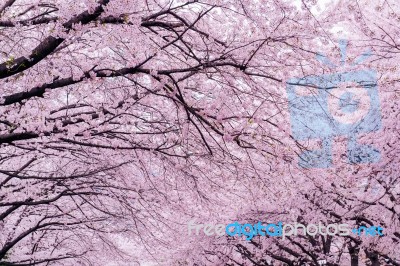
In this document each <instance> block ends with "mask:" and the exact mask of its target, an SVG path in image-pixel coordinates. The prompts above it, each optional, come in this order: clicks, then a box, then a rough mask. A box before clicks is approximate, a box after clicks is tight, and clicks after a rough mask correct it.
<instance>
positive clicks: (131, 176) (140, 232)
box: [0, 0, 400, 265]
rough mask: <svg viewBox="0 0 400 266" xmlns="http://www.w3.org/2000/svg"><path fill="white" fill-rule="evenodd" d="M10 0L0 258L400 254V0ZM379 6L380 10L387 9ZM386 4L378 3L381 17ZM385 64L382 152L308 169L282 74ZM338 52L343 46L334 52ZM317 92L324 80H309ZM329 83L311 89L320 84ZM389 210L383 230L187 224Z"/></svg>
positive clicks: (253, 261)
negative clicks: (212, 230) (285, 233)
mask: <svg viewBox="0 0 400 266" xmlns="http://www.w3.org/2000/svg"><path fill="white" fill-rule="evenodd" d="M321 6H322V3H315V2H313V1H301V2H300V1H299V2H294V3H291V2H289V1H288V2H286V1H272V0H271V1H269V0H267V1H240V0H239V1H232V0H219V1H167V0H150V1H136V0H131V1H128V0H97V1H94V0H82V1H78V2H76V1H69V0H68V1H59V0H52V1H47V2H43V1H39V0H34V1H27V0H8V1H5V2H4V3H1V5H0V34H1V36H2V37H1V38H0V45H1V49H0V51H1V55H0V84H1V89H0V91H1V94H0V144H1V150H0V151H1V157H0V217H1V219H0V228H1V232H2V234H1V236H0V263H2V265H78V264H82V265H92V264H94V265H106V264H107V263H109V262H114V263H116V265H134V264H138V265H140V264H141V263H146V262H150V261H154V262H157V263H159V264H161V265H185V263H186V264H190V265H223V264H227V265H306V264H307V263H308V264H309V265H318V260H319V259H326V260H327V261H328V265H349V264H351V265H358V263H359V261H360V260H361V259H362V256H364V257H365V261H367V262H368V263H371V265H383V263H388V264H389V263H391V264H393V265H399V255H398V251H397V250H396V244H397V243H398V241H399V237H400V235H399V230H398V228H399V222H400V220H399V217H400V216H399V205H398V204H399V202H398V200H399V199H398V196H399V191H398V189H399V188H398V174H397V172H398V171H397V168H396V167H397V165H399V161H398V158H396V154H397V152H398V150H399V147H400V146H399V142H398V130H399V124H398V122H397V121H398V119H397V115H398V105H397V102H396V101H390V100H391V99H397V98H398V97H399V94H398V92H397V91H396V89H395V87H396V82H397V80H398V78H397V68H395V67H394V66H395V65H396V63H395V62H396V61H397V58H396V56H397V50H398V47H397V44H396V41H397V39H396V38H397V30H398V29H397V27H396V26H395V23H394V22H393V21H394V20H395V18H396V10H398V7H396V5H394V4H391V3H389V2H388V1H382V3H381V4H377V5H376V6H371V5H368V3H361V2H357V3H354V4H353V3H350V4H348V3H344V2H340V1H339V2H332V3H330V4H328V5H327V6H322V7H321ZM377 12H378V13H377ZM377 14H379V15H377ZM340 38H347V39H348V40H349V41H348V49H347V55H348V60H349V63H350V61H354V60H355V59H356V57H357V56H359V55H360V54H361V53H362V52H364V50H367V49H372V51H373V52H372V56H371V57H370V58H369V59H367V60H366V61H365V63H363V65H359V66H355V67H354V69H358V67H359V68H363V67H368V68H373V69H376V71H377V73H378V74H379V76H378V80H377V84H378V88H379V93H380V94H379V96H380V106H381V113H382V129H381V130H379V131H377V132H373V133H368V134H364V135H361V136H360V139H359V140H358V141H359V142H362V143H364V144H370V145H373V146H375V147H378V148H379V149H380V154H381V158H380V160H379V162H376V163H371V164H349V163H348V154H347V153H346V147H347V146H346V145H347V144H346V143H347V142H346V139H345V138H343V137H338V138H336V139H335V145H334V148H333V150H332V157H333V162H332V166H331V167H329V168H325V169H318V168H303V167H301V164H300V163H299V162H300V161H301V154H302V153H304V152H305V151H309V150H312V149H316V148H318V145H321V143H319V142H318V140H308V141H300V140H298V139H297V138H296V137H295V136H294V134H293V132H292V129H293V128H291V125H290V121H291V117H290V106H289V105H290V103H288V98H287V85H288V84H287V81H288V80H289V79H290V78H302V77H307V76H313V75H324V74H326V73H331V72H332V71H342V72H343V71H352V70H354V69H352V68H351V67H350V68H346V67H348V65H349V64H346V65H345V66H344V68H343V69H338V70H333V69H332V68H330V67H329V65H327V64H321V60H320V59H321V53H324V55H325V56H326V58H330V60H332V62H334V63H335V64H336V63H337V62H336V61H339V60H340V51H339V50H340V49H339V48H340V47H339V46H338V39H340ZM335 60H336V61H335ZM304 87H305V90H306V91H305V93H310V92H307V90H310V91H311V94H312V93H313V90H314V93H315V89H316V88H313V86H304ZM317 89H318V88H317ZM266 216H268V219H281V220H284V221H302V222H303V223H305V224H307V223H315V222H316V221H322V222H325V223H328V222H329V223H349V224H354V225H363V224H367V225H375V224H380V225H382V226H383V227H384V228H385V233H387V236H385V237H380V238H374V239H365V238H361V237H359V238H357V237H339V236H335V237H332V238H331V237H326V238H324V237H320V236H318V237H301V236H299V237H293V238H288V239H286V240H280V239H274V238H254V240H253V241H251V242H249V241H246V240H243V239H235V238H228V237H225V236H224V237H219V238H215V237H208V236H204V235H203V236H202V235H199V236H188V235H187V222H188V221H189V220H191V219H193V218H196V219H197V221H199V222H203V223H207V222H214V223H226V224H227V223H230V222H232V221H234V220H241V221H249V222H250V221H251V222H256V221H259V220H262V219H264V217H266Z"/></svg>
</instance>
